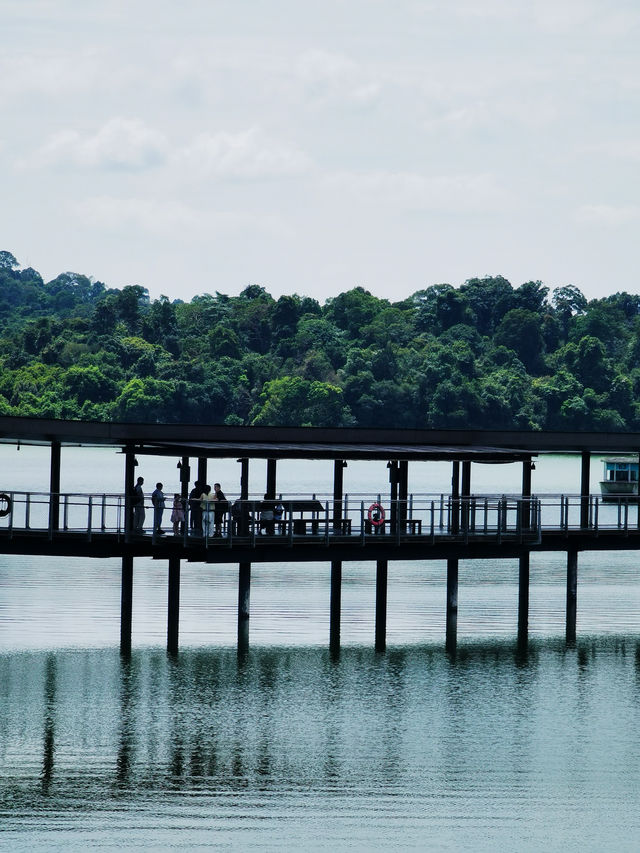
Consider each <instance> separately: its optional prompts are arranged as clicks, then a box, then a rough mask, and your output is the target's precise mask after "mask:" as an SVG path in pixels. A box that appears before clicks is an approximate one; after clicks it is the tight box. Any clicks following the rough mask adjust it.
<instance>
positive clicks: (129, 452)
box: [124, 444, 138, 541]
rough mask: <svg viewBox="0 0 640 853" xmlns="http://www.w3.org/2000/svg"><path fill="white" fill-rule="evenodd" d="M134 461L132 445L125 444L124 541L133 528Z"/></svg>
mask: <svg viewBox="0 0 640 853" xmlns="http://www.w3.org/2000/svg"><path fill="white" fill-rule="evenodd" d="M137 464H138V463H137V462H136V457H135V453H134V452H133V445H131V444H127V445H126V447H125V456H124V535H125V541H127V540H128V538H129V534H130V533H131V530H132V529H133V507H132V505H131V498H132V495H133V488H134V475H135V470H136V465H137Z"/></svg>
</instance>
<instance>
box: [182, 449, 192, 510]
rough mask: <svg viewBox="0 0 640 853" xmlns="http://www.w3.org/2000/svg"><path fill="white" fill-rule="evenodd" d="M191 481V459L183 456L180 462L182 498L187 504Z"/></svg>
mask: <svg viewBox="0 0 640 853" xmlns="http://www.w3.org/2000/svg"><path fill="white" fill-rule="evenodd" d="M190 480H191V468H190V466H189V457H188V456H183V457H182V460H181V462H180V497H181V498H182V500H183V501H184V502H185V506H186V505H187V504H186V501H187V499H188V497H189V482H190Z"/></svg>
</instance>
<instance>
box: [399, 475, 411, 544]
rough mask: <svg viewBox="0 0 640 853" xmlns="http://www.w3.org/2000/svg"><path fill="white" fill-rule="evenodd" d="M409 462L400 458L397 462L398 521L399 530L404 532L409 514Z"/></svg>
mask: <svg viewBox="0 0 640 853" xmlns="http://www.w3.org/2000/svg"><path fill="white" fill-rule="evenodd" d="M408 501H409V462H408V460H407V459H401V460H400V462H398V523H399V525H400V530H401V531H402V532H403V533H405V532H406V529H407V524H406V522H407V518H408V515H409V507H408Z"/></svg>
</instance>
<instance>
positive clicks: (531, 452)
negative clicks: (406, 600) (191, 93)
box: [0, 418, 640, 653]
mask: <svg viewBox="0 0 640 853" xmlns="http://www.w3.org/2000/svg"><path fill="white" fill-rule="evenodd" d="M0 436H1V437H2V440H3V441H5V442H13V443H22V444H30V443H31V444H48V445H49V446H50V447H51V466H50V490H49V491H48V492H46V493H33V492H29V493H26V492H14V491H11V490H10V484H8V483H3V484H2V485H3V487H4V488H5V495H4V500H3V503H2V506H1V507H0V515H2V514H3V510H4V511H5V512H4V517H3V518H0V551H2V552H3V553H21V554H56V555H68V556H78V557H92V558H96V557H98V558H104V557H118V558H120V559H121V560H122V606H121V649H122V651H123V652H125V653H128V652H129V651H130V649H131V613H132V596H133V574H134V559H135V558H136V557H153V558H154V559H166V560H167V562H168V567H169V574H168V625H167V647H168V649H169V651H171V652H176V651H177V649H178V628H179V597H180V565H181V561H182V560H187V561H190V562H209V563H230V562H236V563H237V564H238V566H239V578H238V648H239V650H241V651H242V650H244V649H246V648H247V647H248V641H249V600H250V583H251V565H252V563H255V562H303V561H314V562H318V561H324V560H326V561H327V562H328V563H329V564H330V566H331V573H330V588H331V606H330V626H329V629H330V630H329V640H330V647H331V649H332V650H333V651H334V652H337V651H338V650H339V647H340V615H341V606H340V599H341V579H342V563H343V562H344V561H349V560H358V561H362V560H367V559H371V560H372V561H375V563H376V626H375V645H376V648H377V649H379V650H383V649H384V647H385V637H386V601H387V578H388V562H389V561H390V560H397V559H403V560H429V559H432V560H433V559H437V560H446V561H447V581H446V583H447V605H446V606H447V627H446V643H447V647H448V648H450V649H453V648H455V644H456V634H457V624H456V623H457V596H458V562H459V560H460V559H483V558H494V559H495V558H503V557H504V558H507V557H508V558H515V557H517V558H518V560H519V567H520V568H519V589H520V591H519V602H518V640H519V642H526V639H527V633H528V611H529V558H530V554H531V552H532V551H539V550H547V551H566V553H567V610H566V637H567V641H568V642H574V641H575V637H576V612H577V567H578V559H577V554H578V551H580V550H608V549H612V550H613V549H631V548H637V547H638V546H639V545H640V512H639V511H638V506H637V503H636V502H629V501H620V502H619V503H617V504H616V503H614V504H611V503H608V504H607V505H606V506H604V505H603V504H602V501H601V499H600V498H599V497H597V496H591V495H590V494H589V475H590V455H591V452H621V451H625V450H626V451H628V450H629V448H633V447H638V446H640V444H639V441H640V436H637V435H599V434H591V435H587V436H585V435H584V434H583V435H581V436H580V438H579V441H578V440H576V438H575V437H573V436H570V435H558V434H548V433H544V434H542V433H495V432H494V433H487V432H482V433H479V432H472V431H424V432H416V431H410V432H399V431H378V430H338V429H335V430H332V429H326V430H324V429H323V430H316V429H313V430H310V429H295V428H278V429H270V428H248V427H247V428H236V427H201V426H190V425H180V426H170V425H164V426H158V425H118V424H83V423H78V422H72V423H69V422H59V421H39V420H30V419H14V418H0ZM66 444H68V445H75V446H77V445H80V446H82V445H96V444H102V445H111V446H115V447H117V448H120V449H121V450H122V452H123V454H124V461H125V464H124V483H123V490H122V493H120V494H64V493H61V491H60V479H61V478H60V473H61V470H60V465H61V447H62V446H64V445H66ZM553 450H556V451H557V450H563V451H565V452H570V451H573V452H580V453H581V454H582V465H581V476H580V482H579V483H576V484H567V486H568V487H569V486H571V485H573V486H574V489H576V490H577V493H576V494H573V495H570V494H567V495H536V494H534V493H533V492H532V473H531V472H532V468H533V467H534V466H533V465H532V461H531V460H532V457H533V456H535V455H537V453H539V452H544V451H553ZM143 455H155V456H172V457H174V458H177V459H178V461H179V462H178V466H179V468H180V480H181V489H182V498H183V500H184V501H185V506H186V507H187V517H186V520H185V523H184V525H183V526H182V528H181V530H180V532H179V533H178V534H177V535H175V536H159V535H155V534H154V533H153V532H152V530H151V527H149V529H148V531H147V532H146V533H145V534H144V535H140V534H138V533H135V532H134V531H133V528H132V508H131V505H130V498H129V497H128V496H129V495H131V493H132V489H133V484H134V481H135V466H136V464H137V457H141V456H143ZM193 458H196V459H197V468H195V466H194V474H193V476H192V474H191V460H192V459H193ZM219 458H236V459H237V460H238V462H239V487H238V489H237V490H235V491H234V490H233V489H232V488H230V490H229V491H230V494H231V495H232V496H233V498H234V499H235V496H236V495H239V497H238V500H237V501H235V500H234V506H233V507H232V505H231V503H229V505H228V506H227V507H225V510H224V513H223V514H222V519H221V521H222V524H221V535H219V536H209V535H206V536H203V535H202V533H201V531H200V532H199V531H197V530H196V531H193V530H192V528H191V525H190V519H189V504H188V501H187V497H188V493H189V484H190V483H191V482H193V481H194V480H198V481H200V482H201V483H204V482H206V480H207V462H208V460H209V459H219ZM282 459H308V460H311V459H324V460H327V461H328V462H332V463H333V492H332V493H331V494H329V495H318V494H316V495H305V496H301V495H287V494H286V493H284V494H283V493H281V492H280V491H278V488H277V463H278V460H282ZM258 460H266V482H265V483H258V488H256V489H254V490H253V491H252V492H250V490H249V471H250V463H253V464H255V462H256V461H258ZM351 460H367V461H370V462H372V463H374V462H384V463H386V469H387V474H388V481H389V492H388V494H386V495H384V496H383V495H381V494H376V495H354V494H349V493H346V492H345V490H344V469H345V467H346V466H347V464H348V462H349V461H351ZM443 460H446V461H449V462H450V463H451V490H450V492H449V493H448V494H436V495H432V494H428V493H426V492H421V493H415V492H414V493H413V494H411V493H409V489H408V482H409V464H410V463H411V462H412V461H413V462H415V461H443ZM474 462H475V463H518V464H520V465H521V466H522V487H521V491H520V493H519V494H517V495H506V494H500V493H496V494H493V495H479V494H475V493H474V492H473V489H472V464H473V463H474ZM196 471H197V473H196ZM385 476H386V475H385ZM496 485H497V486H499V483H497V484H496ZM263 493H264V498H262V497H261V498H260V499H259V500H258V499H257V498H256V495H262V494H263ZM274 503H277V504H279V505H280V511H281V517H280V515H279V516H278V519H277V520H276V521H275V522H274V521H273V520H271V521H270V522H269V523H265V522H264V521H263V520H262V518H261V516H262V517H264V509H265V507H266V506H269V507H272V506H273V505H274ZM166 512H167V515H168V514H169V513H170V509H168V510H167V511H166ZM151 515H152V513H150V512H149V511H148V512H147V517H148V518H149V517H150V516H151ZM194 532H195V534H196V535H192V534H193V533H194Z"/></svg>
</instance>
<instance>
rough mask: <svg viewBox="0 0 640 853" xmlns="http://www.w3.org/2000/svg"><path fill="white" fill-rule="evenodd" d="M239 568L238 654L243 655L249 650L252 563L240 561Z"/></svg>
mask: <svg viewBox="0 0 640 853" xmlns="http://www.w3.org/2000/svg"><path fill="white" fill-rule="evenodd" d="M238 568H239V571H238V654H239V655H241V654H246V652H248V651H249V602H250V595H251V563H239V565H238Z"/></svg>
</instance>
